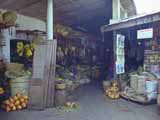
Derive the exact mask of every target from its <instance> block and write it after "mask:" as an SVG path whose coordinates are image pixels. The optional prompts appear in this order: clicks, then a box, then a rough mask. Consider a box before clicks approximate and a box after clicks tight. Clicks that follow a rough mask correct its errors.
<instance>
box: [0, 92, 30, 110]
mask: <svg viewBox="0 0 160 120" xmlns="http://www.w3.org/2000/svg"><path fill="white" fill-rule="evenodd" d="M27 104H28V96H24V95H21V94H17V95H16V96H14V97H11V98H9V99H8V100H5V101H4V102H3V104H2V105H1V108H2V109H4V110H5V111H6V112H11V111H16V110H22V109H25V108H26V107H27Z"/></svg>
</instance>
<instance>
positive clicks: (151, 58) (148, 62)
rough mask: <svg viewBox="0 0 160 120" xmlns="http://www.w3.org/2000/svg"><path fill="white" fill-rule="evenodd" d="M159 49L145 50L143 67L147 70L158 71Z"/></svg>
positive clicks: (159, 61)
mask: <svg viewBox="0 0 160 120" xmlns="http://www.w3.org/2000/svg"><path fill="white" fill-rule="evenodd" d="M159 63H160V51H152V50H145V56H144V69H145V70H146V71H148V72H159V71H160V66H159Z"/></svg>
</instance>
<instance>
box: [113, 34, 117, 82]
mask: <svg viewBox="0 0 160 120" xmlns="http://www.w3.org/2000/svg"><path fill="white" fill-rule="evenodd" d="M116 37H117V33H116V31H113V54H114V69H113V77H114V79H116V77H117V75H116Z"/></svg>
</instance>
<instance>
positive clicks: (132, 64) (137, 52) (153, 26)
mask: <svg viewBox="0 0 160 120" xmlns="http://www.w3.org/2000/svg"><path fill="white" fill-rule="evenodd" d="M159 15H160V13H159V12H157V13H152V14H147V15H142V16H136V17H133V18H129V19H125V20H122V21H120V22H117V23H114V24H110V25H105V26H102V28H101V31H102V34H103V36H104V40H106V41H107V40H109V39H108V38H111V37H110V36H112V40H113V41H112V43H113V49H114V62H115V64H114V77H115V78H117V75H116V73H117V49H116V45H117V44H116V40H117V37H118V36H119V35H121V36H124V37H125V46H124V48H125V49H124V53H125V59H124V63H125V64H124V65H125V66H124V68H125V74H124V76H130V75H129V73H130V74H132V75H133V74H135V75H137V76H138V78H137V79H136V80H135V79H134V80H133V81H131V79H132V77H130V79H129V82H128V80H126V79H125V80H123V81H121V82H120V84H121V86H122V84H123V83H126V85H125V87H124V89H122V91H124V92H123V95H124V93H125V95H126V94H128V93H130V94H129V95H130V96H128V98H130V97H134V99H136V100H138V99H140V100H142V99H143V103H144V102H150V101H151V100H155V99H157V96H159V94H158V93H157V92H158V91H157V86H158V85H157V81H158V80H159V74H160V66H159V65H160V63H159V55H160V54H159V46H160V45H159V42H158V41H159V40H158V38H159V37H158V36H159V33H158V29H159V25H158V24H159V21H160V17H159ZM107 36H108V37H107ZM118 53H120V52H118ZM121 61H123V60H121ZM137 70H138V71H137ZM131 71H135V72H136V73H132V72H131ZM146 72H147V73H146ZM137 73H138V74H137ZM144 74H145V75H144ZM133 78H135V77H133ZM121 79H123V78H122V76H121ZM135 84H136V85H135ZM151 84H152V85H153V86H152V87H151ZM133 86H134V87H133ZM149 86H150V89H149ZM128 87H129V88H128ZM130 88H131V89H130ZM133 89H134V90H135V91H136V92H134V90H133ZM137 90H138V91H137ZM126 91H128V92H126ZM131 93H132V95H133V93H135V94H136V95H135V94H134V95H133V96H131ZM138 94H139V96H137V95H138ZM143 95H144V96H145V97H144V98H143V97H142V96H143ZM135 96H136V97H135ZM140 100H139V101H140Z"/></svg>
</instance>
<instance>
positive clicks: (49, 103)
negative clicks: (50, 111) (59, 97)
mask: <svg viewBox="0 0 160 120" xmlns="http://www.w3.org/2000/svg"><path fill="white" fill-rule="evenodd" d="M46 52H47V57H46V58H47V59H46V79H48V89H47V103H46V107H53V105H52V101H53V100H52V99H51V96H52V94H53V95H54V93H52V92H51V86H52V83H51V76H50V74H51V61H52V53H53V41H47V51H46Z"/></svg>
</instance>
